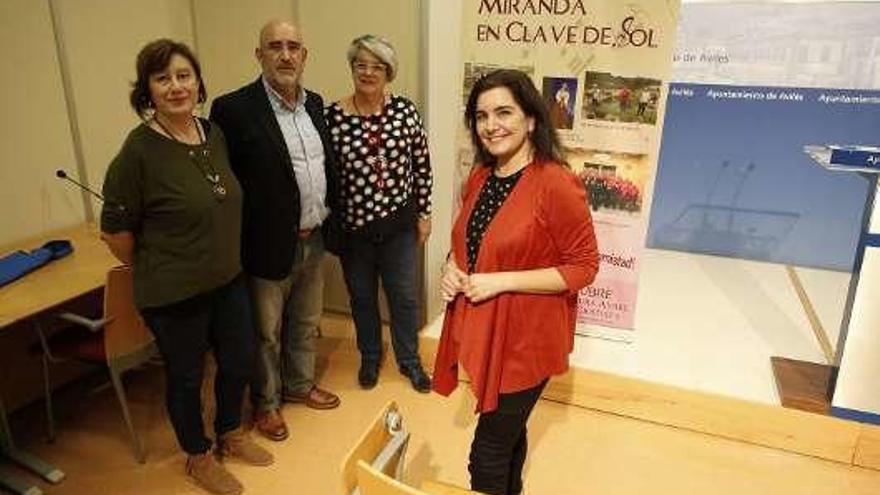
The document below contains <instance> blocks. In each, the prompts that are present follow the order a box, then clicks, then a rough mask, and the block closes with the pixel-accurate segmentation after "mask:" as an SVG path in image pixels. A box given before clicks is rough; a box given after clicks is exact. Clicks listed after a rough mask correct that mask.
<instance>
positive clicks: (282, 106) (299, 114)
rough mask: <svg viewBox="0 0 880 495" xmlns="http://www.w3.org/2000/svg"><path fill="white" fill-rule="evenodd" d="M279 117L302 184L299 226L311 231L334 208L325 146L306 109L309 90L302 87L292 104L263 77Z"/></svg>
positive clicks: (277, 118)
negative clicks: (329, 199) (329, 201)
mask: <svg viewBox="0 0 880 495" xmlns="http://www.w3.org/2000/svg"><path fill="white" fill-rule="evenodd" d="M263 86H264V87H265V88H266V94H268V95H269V103H271V105H272V110H273V112H274V113H275V120H276V121H277V122H278V126H279V127H280V128H281V134H282V135H283V136H284V143H285V144H286V145H287V152H288V153H290V162H291V163H292V164H293V173H294V175H295V176H296V184H297V186H299V205H300V217H299V228H300V229H301V230H309V229H313V228H315V227H318V226H320V225H321V223H322V222H323V221H324V219H325V218H327V215H329V214H330V210H329V209H328V208H327V205H326V204H325V203H324V199H325V198H326V197H327V177H326V175H325V173H324V147H323V145H322V144H321V135H320V134H318V129H317V128H315V124H314V123H312V119H311V117H309V114H308V112H306V91H305V89H303V88H302V87H300V89H299V95H297V98H296V106H294V107H291V106H290V105H289V104H288V103H287V102H286V101H284V98H282V97H281V95H279V94H278V92H276V91H275V89H274V88H272V86H270V85H269V83H268V82H267V81H266V79H265V78H263Z"/></svg>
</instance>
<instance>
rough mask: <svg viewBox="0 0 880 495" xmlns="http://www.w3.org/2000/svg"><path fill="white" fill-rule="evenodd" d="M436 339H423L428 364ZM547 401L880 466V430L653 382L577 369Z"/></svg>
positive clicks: (558, 382)
mask: <svg viewBox="0 0 880 495" xmlns="http://www.w3.org/2000/svg"><path fill="white" fill-rule="evenodd" d="M436 348H437V340H436V339H434V338H431V337H423V338H422V339H421V351H422V356H423V359H424V362H425V363H432V362H433V360H434V354H435V352H436ZM543 398H544V399H547V400H552V401H556V402H560V403H563V404H568V405H572V406H577V407H582V408H586V409H592V410H596V411H601V412H605V413H610V414H617V415H620V416H625V417H629V418H634V419H639V420H642V421H649V422H652V423H657V424H662V425H667V426H671V427H676V428H683V429H687V430H691V431H696V432H700V433H705V434H708V435H715V436H718V437H723V438H727V439H731V440H738V441H742V442H747V443H751V444H756V445H761V446H765V447H771V448H775V449H780V450H785V451H788V452H794V453H797V454H802V455H808V456H812V457H818V458H821V459H826V460H830V461H834V462H839V463H843V464H849V465H855V466H860V467H865V468H870V469H875V470H880V427H878V426H874V425H869V424H863V423H858V422H855V421H846V420H842V419H838V418H834V417H830V416H823V415H820V414H814V413H808V412H804V411H799V410H795V409H787V408H784V407H782V406H772V405H767V404H761V403H756V402H750V401H746V400H742V399H737V398H732V397H725V396H722V395H716V394H710V393H706V392H700V391H694V390H686V389H683V388H679V387H674V386H670V385H664V384H661V383H655V382H650V381H646V380H640V379H634V378H628V377H624V376H618V375H613V374H610V373H603V372H598V371H591V370H587V369H582V368H572V369H571V370H570V371H569V372H568V373H566V374H565V375H562V376H559V377H556V378H554V379H553V380H551V381H550V383H549V384H548V386H547V388H546V389H545V391H544V395H543Z"/></svg>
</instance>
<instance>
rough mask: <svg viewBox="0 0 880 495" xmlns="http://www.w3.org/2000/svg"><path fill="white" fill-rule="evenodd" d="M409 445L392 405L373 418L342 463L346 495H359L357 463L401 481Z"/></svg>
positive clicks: (343, 485) (394, 407) (401, 420)
mask: <svg viewBox="0 0 880 495" xmlns="http://www.w3.org/2000/svg"><path fill="white" fill-rule="evenodd" d="M408 444H409V432H408V431H406V428H404V426H403V418H402V416H401V415H400V411H399V410H398V408H397V404H396V403H395V402H394V401H390V402H388V404H386V405H385V407H384V408H382V411H381V412H380V413H379V414H378V415H377V416H376V418H375V419H374V420H373V422H372V423H371V424H370V426H369V427H368V428H367V430H366V431H365V432H364V433H363V434H362V435H361V437H360V439H358V441H357V443H356V444H355V445H354V447H352V449H351V450H350V451H349V453H348V455H347V456H345V460H344V461H343V463H342V488H343V493H345V494H346V495H358V494H360V493H361V492H360V491H358V475H357V463H358V461H366V462H369V463H370V465H371V466H373V467H374V468H375V469H378V470H379V471H381V472H383V473H386V474H389V475H391V476H392V477H394V478H400V477H401V475H402V474H403V459H404V456H405V455H406V447H407V445H408Z"/></svg>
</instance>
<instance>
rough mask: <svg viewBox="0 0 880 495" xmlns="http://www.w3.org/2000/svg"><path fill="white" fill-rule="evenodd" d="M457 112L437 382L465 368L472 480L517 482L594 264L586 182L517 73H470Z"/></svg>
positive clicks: (442, 386)
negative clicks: (467, 156)
mask: <svg viewBox="0 0 880 495" xmlns="http://www.w3.org/2000/svg"><path fill="white" fill-rule="evenodd" d="M465 120H466V123H467V126H468V128H469V129H470V134H471V140H472V141H473V144H474V148H475V149H476V160H475V162H476V163H479V164H481V165H478V166H476V167H475V169H474V171H473V173H472V174H471V176H470V178H469V180H468V182H467V185H466V186H465V189H464V193H463V200H462V201H463V203H462V208H461V211H460V212H459V214H458V218H457V220H456V222H455V225H454V227H453V229H452V252H451V253H450V255H449V259H448V261H447V263H446V265H445V267H444V270H443V279H442V281H441V288H442V291H443V296H444V298H445V299H446V301H448V305H447V309H446V319H445V322H444V326H443V333H442V336H441V338H440V346H439V349H438V353H437V360H436V363H435V369H434V383H433V387H434V390H436V391H437V392H439V393H441V394H443V395H449V394H450V393H451V392H452V391H453V390H454V389H455V387H456V386H457V385H458V365H459V364H461V366H462V367H463V368H464V371H465V372H466V373H467V375H468V377H469V378H470V381H471V388H472V390H473V392H474V395H475V396H476V398H477V412H478V413H479V414H480V417H479V421H478V423H477V428H476V431H475V433H474V440H473V443H472V445H471V453H470V464H469V466H468V470H469V471H470V473H471V487H472V489H473V490H477V491H480V492H484V493H487V494H498V495H507V494H518V493H520V492H521V491H522V467H523V463H524V462H525V456H526V421H527V420H528V418H529V414H530V413H531V411H532V408H533V407H534V405H535V403H536V402H537V400H538V398H539V397H540V395H541V391H542V390H543V388H544V386H545V385H546V384H547V380H548V379H549V377H550V376H552V375H557V374H560V373H563V372H565V371H566V370H567V369H568V355H569V353H571V350H572V346H573V343H574V326H575V311H576V304H577V294H578V291H580V290H581V289H582V288H584V287H585V286H587V285H588V284H590V283H591V282H592V281H593V278H594V277H595V276H596V271H597V270H598V267H599V255H598V251H597V249H596V237H595V234H594V233H593V224H592V219H591V217H590V208H589V205H588V203H587V198H586V193H585V191H584V188H583V186H582V184H581V183H580V181H579V180H578V179H577V178H576V177H575V175H574V174H573V173H571V171H570V170H569V169H568V167H567V165H566V163H565V161H564V159H563V158H562V154H561V152H560V145H559V140H558V138H557V136H556V131H555V130H554V128H553V126H552V125H551V123H550V119H549V117H548V112H547V109H546V107H545V106H544V102H543V100H542V98H541V96H540V94H539V93H538V91H537V89H536V88H535V86H534V84H533V83H532V81H531V79H530V78H529V77H528V76H527V75H526V74H524V73H522V72H519V71H515V70H498V71H495V72H492V73H490V74H488V75H486V76H484V77H483V78H482V79H480V80H478V81H477V82H476V83H475V84H474V88H473V90H472V91H471V93H470V96H469V97H468V102H467V108H466V110H465Z"/></svg>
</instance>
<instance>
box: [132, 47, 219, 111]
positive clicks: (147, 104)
mask: <svg viewBox="0 0 880 495" xmlns="http://www.w3.org/2000/svg"><path fill="white" fill-rule="evenodd" d="M174 55H180V56H181V57H183V58H185V59H187V60H189V63H190V64H192V66H193V70H195V71H196V78H197V79H198V80H199V99H198V102H199V103H204V102H205V100H207V99H208V91H207V90H206V89H205V81H203V80H202V67H201V66H200V65H199V60H198V59H197V58H196V56H195V54H193V52H192V50H190V48H189V47H188V46H186V45H185V44H184V43H180V42H177V41H173V40H170V39H167V38H162V39H158V40H155V41H151V42H149V43H147V45H146V46H144V47H143V48H141V51H140V52H139V53H138V56H137V61H136V62H135V68H136V70H137V80H136V81H135V82H133V83H132V85H131V94H130V95H129V98H128V100H129V102H130V103H131V107H132V108H133V109H134V111H135V113H137V114H138V116H139V117H140V118H142V119H143V118H145V115H146V113H147V109H149V108H151V107H152V106H153V100H152V99H151V98H150V76H152V75H153V74H156V73H157V72H162V71H163V70H165V68H166V67H168V64H169V63H170V62H171V57H173V56H174Z"/></svg>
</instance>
